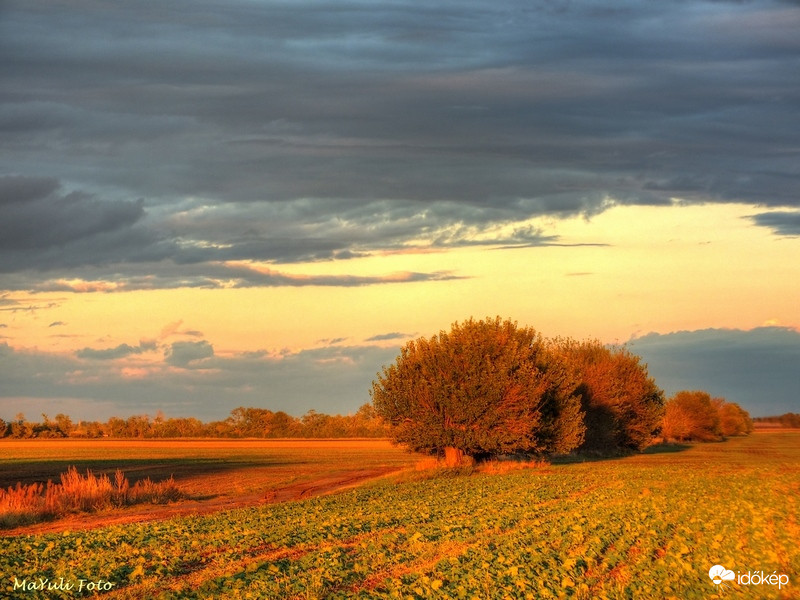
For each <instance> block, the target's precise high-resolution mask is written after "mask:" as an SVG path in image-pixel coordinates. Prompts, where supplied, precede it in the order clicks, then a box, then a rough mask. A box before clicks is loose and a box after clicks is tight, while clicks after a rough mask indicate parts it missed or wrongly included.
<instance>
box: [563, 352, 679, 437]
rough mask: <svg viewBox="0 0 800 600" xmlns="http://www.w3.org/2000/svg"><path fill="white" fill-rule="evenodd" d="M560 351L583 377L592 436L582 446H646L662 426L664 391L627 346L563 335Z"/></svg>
mask: <svg viewBox="0 0 800 600" xmlns="http://www.w3.org/2000/svg"><path fill="white" fill-rule="evenodd" d="M553 347H554V352H556V353H557V355H558V357H559V359H560V360H562V361H563V362H564V364H565V365H567V367H568V368H569V369H570V371H572V372H573V373H574V376H575V377H576V378H577V379H578V381H579V382H580V383H579V385H578V389H577V391H578V393H579V394H580V396H581V408H582V409H583V411H584V413H585V415H586V416H585V421H584V422H585V424H586V436H585V440H584V442H583V444H582V445H581V448H580V449H581V450H584V451H594V452H608V451H616V450H641V449H642V448H644V447H645V446H647V445H648V444H650V443H651V441H652V439H653V435H654V434H655V433H656V431H657V430H658V428H659V426H660V425H661V418H662V415H663V410H664V408H663V407H664V393H663V392H662V391H661V390H660V389H659V388H658V386H656V384H655V381H654V380H653V379H652V378H651V377H650V376H649V375H648V372H647V366H646V365H644V364H642V363H641V362H640V358H639V357H638V356H636V355H634V354H631V353H630V352H629V351H628V350H626V349H625V348H613V349H612V348H608V347H606V346H604V345H602V344H601V343H600V342H598V341H583V342H578V341H575V340H571V339H558V340H555V341H554V342H553Z"/></svg>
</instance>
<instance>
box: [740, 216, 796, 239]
mask: <svg viewBox="0 0 800 600" xmlns="http://www.w3.org/2000/svg"><path fill="white" fill-rule="evenodd" d="M751 219H752V220H753V222H754V223H755V224H756V225H761V226H763V227H769V228H770V229H772V231H774V232H775V233H776V234H778V235H788V236H796V235H800V211H797V212H789V211H775V212H768V213H760V214H757V215H753V216H752V217H751Z"/></svg>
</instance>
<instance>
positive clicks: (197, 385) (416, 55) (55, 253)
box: [0, 0, 800, 420]
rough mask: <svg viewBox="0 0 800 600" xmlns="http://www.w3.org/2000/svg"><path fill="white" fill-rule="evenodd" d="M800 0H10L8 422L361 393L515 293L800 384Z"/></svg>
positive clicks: (684, 357) (683, 370)
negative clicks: (429, 341) (390, 367)
mask: <svg viewBox="0 0 800 600" xmlns="http://www.w3.org/2000/svg"><path fill="white" fill-rule="evenodd" d="M797 31H800V6H798V5H797V3H796V2H788V1H787V2H779V1H768V0H754V1H735V2H727V1H722V0H719V1H709V2H704V1H695V0H683V1H664V2H650V1H646V0H638V1H626V0H613V1H612V0H597V1H588V0H587V1H585V2H577V1H568V0H546V1H536V0H533V1H531V0H525V1H519V2H517V1H507V2H498V1H496V0H492V1H489V0H476V1H472V0H460V1H459V2H449V1H443V2H437V3H433V4H431V3H429V2H420V1H419V0H397V1H394V0H393V1H390V2H386V1H383V0H381V1H371V0H336V1H326V0H319V1H314V2H304V1H301V0H291V1H286V2H273V1H265V0H226V1H225V2H222V1H219V0H217V1H211V0H163V1H161V2H157V3H151V2H134V1H132V0H118V1H113V0H104V1H102V2H100V1H97V0H61V1H59V2H52V0H24V1H23V0H3V1H0V79H1V80H2V86H0V418H4V419H6V420H9V419H11V418H13V417H14V416H15V415H16V414H17V413H20V412H21V413H24V414H25V415H26V416H27V417H28V418H29V419H34V420H38V419H39V417H40V415H41V413H46V414H48V415H49V416H50V417H53V416H54V415H55V414H57V413H65V414H69V415H70V416H72V418H73V420H77V419H100V420H105V419H107V418H108V417H110V416H112V415H116V416H122V417H126V416H130V415H134V414H136V415H139V414H149V415H151V416H152V415H155V414H156V412H157V411H159V410H160V411H162V412H163V413H164V414H165V415H166V416H175V417H178V416H194V417H198V418H201V419H203V420H213V419H223V418H225V417H226V416H227V415H228V414H229V412H230V411H231V410H232V409H234V408H236V407H238V406H257V407H263V408H269V409H271V410H284V411H286V412H288V413H290V414H293V415H296V416H300V415H302V414H303V413H305V412H306V411H308V410H312V409H313V410H316V411H318V412H325V413H329V414H334V413H341V414H347V413H352V412H354V411H355V410H356V409H357V408H358V407H359V406H361V405H362V404H364V403H367V402H369V401H370V397H369V388H370V385H371V382H372V380H373V379H374V378H375V375H376V373H378V372H379V371H380V370H381V368H382V366H383V365H386V364H389V363H391V362H392V361H393V360H394V359H395V357H396V356H397V355H398V353H399V348H400V347H401V346H402V345H403V344H404V343H406V342H407V341H408V340H411V339H414V338H416V337H420V336H426V337H429V336H431V335H434V334H436V333H438V332H439V331H440V330H446V329H449V327H450V325H451V324H452V323H453V322H456V321H463V320H464V319H466V318H469V317H471V316H472V317H475V318H483V317H486V316H490V317H493V316H495V315H499V316H501V317H503V318H510V319H512V320H514V321H517V322H518V323H519V324H520V325H525V326H531V327H533V328H535V329H536V330H537V331H539V332H541V333H542V335H545V336H548V337H551V336H553V337H554V336H569V337H573V338H577V339H598V340H600V341H602V342H604V343H609V344H627V346H628V347H629V348H630V349H631V351H633V352H634V353H636V354H638V355H640V356H641V357H642V359H643V362H646V363H647V365H648V369H649V372H650V374H651V375H653V376H654V377H655V380H656V383H657V384H658V385H659V386H660V387H661V388H663V389H664V391H665V393H666V394H667V395H671V394H674V393H675V392H677V391H679V390H681V389H702V390H706V391H708V392H709V393H711V394H712V395H714V396H723V397H725V398H726V399H727V400H729V401H731V402H738V403H739V404H740V405H742V406H743V407H744V408H745V409H746V410H748V411H750V413H751V414H753V415H754V416H764V415H770V414H780V413H783V412H787V411H794V412H800V399H798V391H797V390H798V388H799V387H800V386H799V385H798V384H800V374H799V373H800V369H798V365H800V78H798V76H797V74H798V69H799V68H800V36H798V35H797Z"/></svg>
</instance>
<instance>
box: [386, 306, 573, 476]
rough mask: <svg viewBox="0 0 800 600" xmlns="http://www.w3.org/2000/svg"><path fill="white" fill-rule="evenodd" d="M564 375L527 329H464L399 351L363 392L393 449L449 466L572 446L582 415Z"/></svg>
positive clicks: (485, 324) (500, 323)
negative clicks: (386, 426) (439, 458)
mask: <svg viewBox="0 0 800 600" xmlns="http://www.w3.org/2000/svg"><path fill="white" fill-rule="evenodd" d="M569 375H570V374H569V372H568V371H567V370H566V369H565V368H564V366H563V365H562V364H561V363H560V362H558V361H554V360H553V356H552V354H551V352H550V349H549V348H548V346H547V344H545V342H544V341H543V340H542V338H541V336H540V335H539V334H537V333H536V332H535V331H534V330H533V329H531V328H528V327H518V326H517V324H516V323H514V322H512V321H509V320H505V321H504V320H501V319H500V318H499V317H497V318H494V319H486V320H481V321H476V320H473V319H469V320H467V321H465V322H463V323H454V324H453V326H452V328H451V330H450V331H441V332H439V334H438V335H435V336H433V337H431V338H430V339H426V338H419V339H417V340H414V341H411V342H409V343H407V344H406V345H405V346H404V347H403V348H402V349H401V351H400V355H399V356H398V357H397V360H396V361H395V363H394V364H392V365H390V366H387V367H384V369H383V372H382V373H380V374H378V378H377V380H376V381H374V382H373V385H372V390H371V392H372V400H373V403H374V406H375V409H376V411H377V412H378V414H380V415H381V416H382V417H383V418H384V419H386V420H387V421H389V422H390V423H391V424H392V425H393V430H392V431H393V435H394V438H395V440H396V441H397V442H401V443H404V444H406V445H408V446H409V447H410V448H411V449H413V450H416V451H422V452H427V453H431V454H441V453H444V454H445V455H446V456H447V458H448V462H451V463H457V462H458V461H459V459H460V458H461V457H462V456H463V455H468V456H485V455H493V454H505V453H513V452H534V453H558V452H568V451H570V450H572V449H574V448H576V447H577V446H579V445H580V443H581V442H582V441H583V433H584V426H583V414H582V413H581V410H580V398H579V397H578V396H577V395H576V394H575V382H574V381H572V380H571V379H570V376H569Z"/></svg>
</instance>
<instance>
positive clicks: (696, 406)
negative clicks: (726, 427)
mask: <svg viewBox="0 0 800 600" xmlns="http://www.w3.org/2000/svg"><path fill="white" fill-rule="evenodd" d="M719 424H720V420H719V412H718V410H717V406H715V404H714V402H713V401H712V399H711V396H710V395H709V394H708V392H703V391H691V392H690V391H681V392H678V393H677V394H675V395H674V396H673V397H672V398H671V399H670V400H669V402H667V404H666V407H665V410H664V423H663V427H662V433H663V435H664V436H665V437H667V438H669V439H675V440H679V441H687V440H696V441H700V442H709V441H714V440H718V439H720V438H721V436H722V434H721V432H720V427H719Z"/></svg>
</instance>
